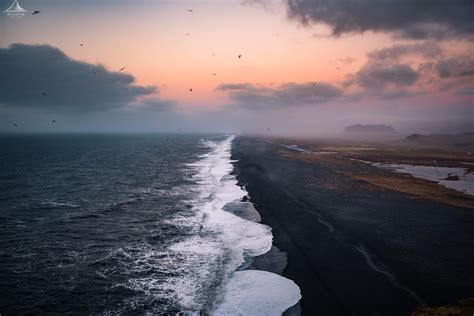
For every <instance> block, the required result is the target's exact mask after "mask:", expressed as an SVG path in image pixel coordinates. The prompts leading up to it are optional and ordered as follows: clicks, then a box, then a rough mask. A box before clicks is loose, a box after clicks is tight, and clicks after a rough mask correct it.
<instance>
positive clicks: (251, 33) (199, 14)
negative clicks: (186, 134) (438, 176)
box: [0, 0, 474, 135]
mask: <svg viewBox="0 0 474 316" xmlns="http://www.w3.org/2000/svg"><path fill="white" fill-rule="evenodd" d="M11 2H12V1H11V0H0V6H1V7H0V10H5V9H7V8H8V7H9V6H10V5H11ZM19 3H20V5H21V6H22V7H23V8H24V9H25V10H28V11H30V12H33V11H34V10H40V11H41V13H40V14H37V15H31V13H29V14H26V15H25V16H24V17H21V18H11V17H8V16H6V15H5V14H4V15H2V16H0V86H1V87H2V88H1V89H0V113H1V114H0V116H1V118H0V124H1V125H0V130H1V131H18V128H15V127H14V126H13V124H14V123H17V124H19V125H20V127H21V128H22V131H26V132H30V131H47V132H49V131H134V132H137V131H144V132H150V131H173V130H176V128H182V129H183V130H185V131H190V132H192V131H203V132H262V131H263V130H264V128H265V127H267V126H269V127H272V128H273V130H277V131H276V132H275V133H278V130H279V132H280V133H289V134H309V135H313V134H330V133H337V132H338V131H340V130H341V129H343V127H344V126H347V125H350V124H356V123H373V124H379V123H380V124H382V123H384V124H390V125H393V126H395V127H396V128H397V129H399V130H401V131H406V132H412V131H420V132H436V131H440V132H445V131H452V132H462V131H467V129H469V126H472V125H473V124H474V98H473V97H474V59H473V57H472V56H474V45H473V43H474V26H473V25H474V24H473V20H474V19H473V18H472V17H473V16H474V3H473V2H472V1H457V0H456V1H441V0H433V1H417V0H410V1H409V0H400V1H388V0H387V1H376V2H374V1H368V0H366V1H364V0H361V1H355V0H347V1H309V0H300V1H296V0H293V1H290V0H287V1H283V0H280V1H276V0H275V1H263V0H262V1H248V0H247V1H242V0H236V1H217V0H215V1H171V0H168V1H160V0H156V1H152V0H139V1H124V0H114V1H112V0H103V1H92V0H86V1H72V0H35V1H33V0H20V1H19ZM189 10H193V12H190V11H189ZM81 43H82V44H83V46H81V45H80V44H81ZM38 45H41V46H38ZM239 55H241V58H238V56H239ZM122 67H126V68H125V70H123V71H122V72H118V71H119V69H121V68H122ZM93 71H94V72H95V73H96V74H93V73H92V72H93ZM214 74H215V75H214ZM190 89H192V92H191V91H190ZM43 92H46V93H47V96H44V95H42V93H43ZM52 118H54V119H57V120H58V124H56V125H54V126H51V124H50V122H51V119H52ZM177 126H179V127H177ZM471 129H472V128H471Z"/></svg>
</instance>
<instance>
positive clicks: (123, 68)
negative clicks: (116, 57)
mask: <svg viewBox="0 0 474 316" xmlns="http://www.w3.org/2000/svg"><path fill="white" fill-rule="evenodd" d="M125 68H127V67H122V68H120V70H119V71H122V70H125Z"/></svg>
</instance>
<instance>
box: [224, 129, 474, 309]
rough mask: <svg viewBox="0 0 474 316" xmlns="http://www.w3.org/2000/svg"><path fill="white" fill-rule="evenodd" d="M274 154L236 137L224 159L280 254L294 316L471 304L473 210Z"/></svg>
mask: <svg viewBox="0 0 474 316" xmlns="http://www.w3.org/2000/svg"><path fill="white" fill-rule="evenodd" d="M283 149H284V148H283V147H282V146H279V145H278V144H272V143H271V142H269V141H267V140H265V139H259V138H251V137H243V136H241V137H238V138H237V139H236V140H235V141H234V146H233V157H232V158H233V159H236V160H238V162H236V163H235V172H236V174H237V177H238V180H239V182H240V184H241V185H244V186H245V188H246V190H247V191H248V193H249V196H250V198H251V201H252V202H253V203H254V205H255V207H256V209H257V210H258V212H259V213H260V215H261V218H262V223H264V224H267V225H269V226H271V227H272V228H273V235H274V244H275V246H276V247H278V248H279V249H280V250H281V251H284V252H287V253H288V265H287V267H286V269H285V270H284V271H283V275H284V276H285V277H288V278H290V279H292V280H294V281H295V282H296V284H298V286H299V287H300V289H301V292H302V296H303V298H302V300H301V310H302V313H303V315H410V313H411V312H412V311H413V310H414V309H416V308H417V307H419V306H424V305H428V306H432V305H443V304H449V303H454V302H455V301H457V300H458V299H461V298H465V297H471V296H474V277H473V276H474V268H473V267H474V247H473V243H472V240H474V213H473V212H472V209H465V208H459V207H453V206H449V205H444V204H440V203H436V202H432V201H428V200H423V199H416V198H413V197H411V196H409V195H407V194H403V193H399V192H395V191H391V190H381V189H374V187H373V186H372V185H370V184H367V183H364V182H361V181H358V180H356V179H352V178H349V177H346V176H344V175H343V174H341V173H338V171H352V170H341V169H340V168H348V167H347V166H342V167H339V166H338V167H335V166H331V165H324V164H320V165H318V164H308V163H305V162H302V161H298V160H295V159H289V158H284V157H282V156H281V155H279V153H278V152H279V151H281V150H283ZM351 168H354V167H353V166H351ZM360 168H368V167H364V166H363V165H362V164H361V165H360ZM329 184H331V185H329ZM334 184H335V185H334Z"/></svg>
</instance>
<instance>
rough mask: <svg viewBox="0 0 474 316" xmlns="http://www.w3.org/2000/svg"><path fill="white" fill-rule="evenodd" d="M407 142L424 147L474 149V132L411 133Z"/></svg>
mask: <svg viewBox="0 0 474 316" xmlns="http://www.w3.org/2000/svg"><path fill="white" fill-rule="evenodd" d="M405 142H406V143H410V144H416V145H419V146H423V147H449V148H456V149H458V150H468V149H469V150H473V149H474V133H462V134H431V135H421V134H411V135H409V136H407V137H406V138H405Z"/></svg>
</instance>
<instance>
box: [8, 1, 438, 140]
mask: <svg viewBox="0 0 474 316" xmlns="http://www.w3.org/2000/svg"><path fill="white" fill-rule="evenodd" d="M188 12H191V13H194V10H192V9H188ZM40 13H41V11H39V10H35V11H34V12H33V13H32V15H37V14H40ZM186 35H189V33H186ZM277 35H280V33H277ZM79 45H80V46H84V43H80V44H79ZM212 55H213V56H214V53H212ZM237 57H238V58H239V59H241V58H242V54H239V55H238V56H237ZM421 66H423V63H420V67H421ZM126 68H127V67H122V68H120V69H119V70H118V71H119V72H121V71H124V70H125V69H126ZM336 69H337V70H340V69H341V68H340V67H336ZM91 72H92V74H93V75H94V76H95V75H97V73H96V72H95V70H91ZM212 75H213V76H216V75H217V74H216V73H213V74H212ZM392 75H395V72H392ZM432 81H433V79H430V81H429V83H431V82H432ZM313 86H315V84H314V83H313ZM189 92H193V89H192V88H189ZM41 94H42V95H43V96H45V97H47V96H48V94H47V93H46V92H42V93H41ZM51 122H52V123H56V120H52V121H51ZM13 125H14V126H15V127H18V124H17V123H14V124H13ZM178 131H181V129H178ZM267 131H270V128H267Z"/></svg>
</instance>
